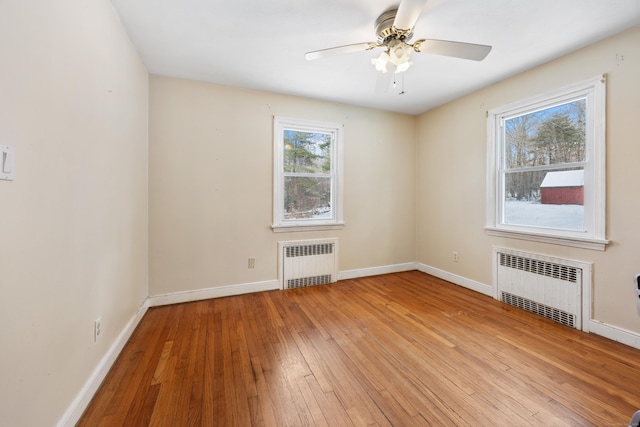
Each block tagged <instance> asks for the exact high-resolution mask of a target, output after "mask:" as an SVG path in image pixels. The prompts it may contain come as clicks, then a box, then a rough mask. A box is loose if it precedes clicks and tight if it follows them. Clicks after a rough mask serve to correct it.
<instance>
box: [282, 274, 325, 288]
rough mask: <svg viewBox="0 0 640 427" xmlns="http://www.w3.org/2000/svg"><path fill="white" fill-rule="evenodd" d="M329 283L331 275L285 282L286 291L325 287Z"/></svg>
mask: <svg viewBox="0 0 640 427" xmlns="http://www.w3.org/2000/svg"><path fill="white" fill-rule="evenodd" d="M327 283H331V275H330V274H324V275H322V276H314V277H300V278H298V279H289V280H287V289H295V288H304V287H306V286H315V285H326V284H327Z"/></svg>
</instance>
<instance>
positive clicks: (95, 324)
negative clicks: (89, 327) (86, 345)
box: [93, 317, 102, 341]
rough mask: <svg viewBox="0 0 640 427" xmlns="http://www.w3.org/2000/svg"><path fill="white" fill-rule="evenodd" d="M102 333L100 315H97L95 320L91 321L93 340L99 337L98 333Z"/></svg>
mask: <svg viewBox="0 0 640 427" xmlns="http://www.w3.org/2000/svg"><path fill="white" fill-rule="evenodd" d="M101 333H102V317H98V318H97V319H96V321H95V322H93V340H94V341H98V338H100V334H101Z"/></svg>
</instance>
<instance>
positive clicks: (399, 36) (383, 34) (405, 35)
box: [375, 9, 413, 45]
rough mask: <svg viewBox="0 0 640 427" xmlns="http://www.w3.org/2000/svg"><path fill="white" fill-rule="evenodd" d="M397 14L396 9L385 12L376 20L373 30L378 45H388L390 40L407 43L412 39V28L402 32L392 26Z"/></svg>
mask: <svg viewBox="0 0 640 427" xmlns="http://www.w3.org/2000/svg"><path fill="white" fill-rule="evenodd" d="M397 12H398V9H391V10H387V11H386V12H383V13H382V15H380V16H378V19H376V23H375V29H376V35H377V38H376V41H377V43H378V45H388V44H389V42H390V41H391V40H401V41H408V40H410V39H411V37H413V28H410V29H408V30H403V29H399V28H395V27H394V26H393V21H394V20H395V18H396V13H397Z"/></svg>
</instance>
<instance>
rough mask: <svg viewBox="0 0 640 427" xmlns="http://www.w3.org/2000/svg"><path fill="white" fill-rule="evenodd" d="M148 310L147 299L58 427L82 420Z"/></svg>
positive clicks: (95, 370)
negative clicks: (83, 414)
mask: <svg viewBox="0 0 640 427" xmlns="http://www.w3.org/2000/svg"><path fill="white" fill-rule="evenodd" d="M148 308H149V300H148V299H146V300H144V302H143V303H142V305H141V306H140V308H138V311H137V312H136V313H135V314H134V316H133V317H132V318H131V319H130V320H129V322H128V323H127V325H126V326H125V327H124V329H123V330H122V331H121V332H120V334H119V335H118V337H117V338H116V340H115V341H114V342H113V344H112V345H111V347H109V350H107V353H106V354H105V355H104V357H102V359H101V360H100V363H98V366H96V368H95V369H94V370H93V373H92V374H91V376H90V377H89V379H88V380H87V382H86V383H85V384H84V386H83V387H82V389H81V390H80V393H78V395H77V396H76V398H75V399H74V401H73V402H72V403H71V405H70V406H69V407H68V408H67V410H66V412H65V413H64V414H63V415H62V418H61V419H60V421H58V427H67V426H68V427H72V426H74V425H76V423H77V422H78V420H80V417H81V416H82V413H83V412H84V410H85V409H86V408H87V406H88V405H89V402H91V399H92V398H93V395H94V394H95V393H96V391H98V387H100V384H102V381H103V380H104V378H105V377H106V376H107V373H108V372H109V369H111V366H112V365H113V364H114V363H115V361H116V359H117V358H118V355H119V354H120V352H121V351H122V349H123V348H124V346H125V344H126V343H127V341H128V340H129V337H131V334H133V331H134V330H135V329H136V327H137V326H138V324H139V323H140V321H141V320H142V317H143V316H144V314H145V313H146V312H147V309H148Z"/></svg>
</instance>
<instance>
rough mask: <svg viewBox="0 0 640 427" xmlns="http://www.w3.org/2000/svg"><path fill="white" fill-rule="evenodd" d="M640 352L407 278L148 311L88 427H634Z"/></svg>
mask: <svg viewBox="0 0 640 427" xmlns="http://www.w3.org/2000/svg"><path fill="white" fill-rule="evenodd" d="M639 384H640V351H639V350H636V349H633V348H631V347H627V346H625V345H622V344H619V343H616V342H613V341H610V340H607V339H605V338H602V337H599V336H596V335H590V334H585V333H582V332H579V331H576V330H574V329H571V328H569V327H566V326H562V325H559V324H557V323H554V322H552V321H549V320H546V319H543V318H540V317H538V316H535V315H533V314H530V313H528V312H525V311H522V310H519V309H516V308H513V307H510V306H508V305H505V304H502V303H500V302H498V301H496V300H493V299H491V298H489V297H486V296H484V295H481V294H478V293H476V292H473V291H470V290H468V289H465V288H462V287H459V286H456V285H452V284H450V283H447V282H445V281H442V280H440V279H437V278H434V277H432V276H429V275H426V274H423V273H420V272H417V271H411V272H406V273H399V274H392V275H383V276H375V277H370V278H363V279H356V280H345V281H342V282H338V283H335V284H332V285H325V286H315V287H309V288H303V289H296V290H288V291H270V292H262V293H256V294H249V295H241V296H235V297H228V298H219V299H213V300H207V301H200V302H194V303H187V304H178V305H172V306H165V307H157V308H152V309H150V310H149V311H148V312H147V314H146V315H145V316H144V318H143V320H142V321H141V323H140V325H139V326H138V328H137V329H136V331H135V332H134V334H133V335H132V337H131V339H130V341H129V342H128V344H127V345H126V346H125V348H124V350H123V351H122V353H121V355H120V357H119V358H118V360H117V362H116V363H115V365H114V367H113V368H112V370H111V371H110V372H109V374H108V376H107V378H106V379H105V381H104V383H103V384H102V386H101V388H100V389H99V390H98V392H97V393H96V396H95V397H94V399H93V401H92V402H91V404H90V405H89V407H88V408H87V409H86V411H85V414H84V415H83V418H82V419H81V420H80V422H79V424H78V425H79V426H122V425H137V426H147V425H154V426H161V425H162V426H307V425H309V426H331V427H333V426H352V425H353V426H422V425H434V426H510V427H512V426H529V425H534V426H627V425H628V423H629V420H630V418H631V416H632V415H633V413H634V412H635V411H636V410H637V409H639V408H640V393H639V392H638V385H639Z"/></svg>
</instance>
